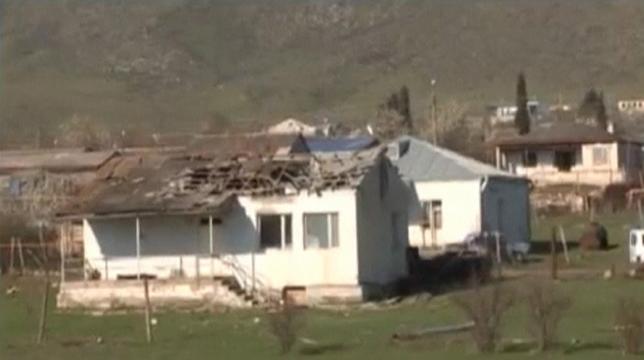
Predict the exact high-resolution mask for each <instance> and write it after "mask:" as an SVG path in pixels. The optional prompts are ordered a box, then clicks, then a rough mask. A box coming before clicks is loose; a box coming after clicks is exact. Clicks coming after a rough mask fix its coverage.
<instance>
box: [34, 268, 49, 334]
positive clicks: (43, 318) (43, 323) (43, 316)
mask: <svg viewBox="0 0 644 360" xmlns="http://www.w3.org/2000/svg"><path fill="white" fill-rule="evenodd" d="M48 304H49V274H47V275H46V277H45V288H44V293H43V299H42V307H41V309H40V323H39V325H38V337H37V338H36V343H38V344H42V342H43V340H44V339H45V329H46V328H47V308H48Z"/></svg>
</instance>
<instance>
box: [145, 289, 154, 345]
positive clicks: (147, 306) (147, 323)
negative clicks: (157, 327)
mask: <svg viewBox="0 0 644 360" xmlns="http://www.w3.org/2000/svg"><path fill="white" fill-rule="evenodd" d="M143 291H144V295H145V337H146V340H147V341H148V343H151V342H152V329H151V328H150V321H151V310H150V292H149V289H148V279H147V278H146V277H144V278H143Z"/></svg>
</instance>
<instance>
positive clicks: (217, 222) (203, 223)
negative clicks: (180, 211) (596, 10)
mask: <svg viewBox="0 0 644 360" xmlns="http://www.w3.org/2000/svg"><path fill="white" fill-rule="evenodd" d="M220 224H221V219H218V218H212V225H220ZM199 226H205V227H210V218H207V217H202V218H201V219H199Z"/></svg>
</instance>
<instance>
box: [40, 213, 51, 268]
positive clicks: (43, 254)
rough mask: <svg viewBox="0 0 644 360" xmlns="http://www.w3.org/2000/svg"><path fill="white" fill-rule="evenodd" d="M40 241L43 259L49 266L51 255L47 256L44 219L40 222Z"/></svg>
mask: <svg viewBox="0 0 644 360" xmlns="http://www.w3.org/2000/svg"><path fill="white" fill-rule="evenodd" d="M38 241H39V242H40V249H41V251H42V257H43V261H44V263H45V266H47V265H49V261H48V260H49V259H48V258H49V256H47V245H46V244H45V234H44V233H43V226H42V221H39V222H38Z"/></svg>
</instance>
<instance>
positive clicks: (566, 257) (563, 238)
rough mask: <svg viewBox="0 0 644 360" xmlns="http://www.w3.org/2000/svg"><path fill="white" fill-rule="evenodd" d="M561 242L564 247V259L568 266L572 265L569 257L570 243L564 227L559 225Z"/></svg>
mask: <svg viewBox="0 0 644 360" xmlns="http://www.w3.org/2000/svg"><path fill="white" fill-rule="evenodd" d="M558 228H559V240H560V241H561V245H562V246H563V251H564V259H566V264H570V257H569V256H568V241H567V240H566V233H565V232H564V228H563V226H561V225H559V226H558Z"/></svg>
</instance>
